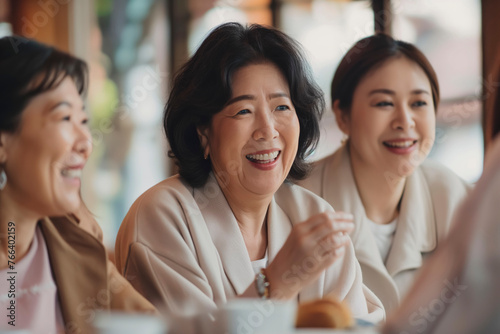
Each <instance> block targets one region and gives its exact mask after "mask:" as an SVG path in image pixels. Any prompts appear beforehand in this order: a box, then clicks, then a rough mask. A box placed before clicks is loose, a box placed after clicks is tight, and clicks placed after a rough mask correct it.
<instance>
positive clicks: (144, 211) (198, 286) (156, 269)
mask: <svg viewBox="0 0 500 334" xmlns="http://www.w3.org/2000/svg"><path fill="white" fill-rule="evenodd" d="M189 197H190V193H189V192H188V191H187V189H176V188H172V187H161V186H160V187H159V186H155V187H153V188H151V189H150V190H148V191H147V192H146V193H144V194H143V195H142V196H141V197H139V199H138V200H137V201H136V202H135V203H134V204H133V205H132V207H131V209H130V211H129V212H128V214H127V216H126V217H125V219H124V220H123V223H122V226H121V227H120V231H119V233H118V236H117V240H116V246H115V249H116V262H117V268H118V270H119V271H120V272H122V273H123V274H124V276H125V277H126V278H127V280H128V281H129V282H130V283H131V284H132V285H133V286H134V288H135V289H137V290H138V291H139V292H140V293H141V294H142V295H143V296H144V297H146V298H147V299H148V300H149V301H151V302H152V303H153V304H154V305H155V306H156V307H157V308H158V310H159V311H160V312H161V313H163V314H169V315H183V316H189V315H192V314H196V313H197V312H199V311H200V310H204V311H205V312H207V311H208V312H210V311H211V310H215V309H216V305H215V302H214V299H213V292H212V288H211V286H210V284H209V282H208V279H207V277H206V274H205V273H204V271H203V270H202V268H201V266H200V264H199V261H198V257H197V253H196V242H199V240H196V238H194V237H193V236H192V235H191V231H190V227H191V228H193V226H194V225H196V224H203V223H204V221H203V220H202V218H201V214H200V213H199V211H197V210H196V208H195V207H194V205H193V204H192V203H191V202H189V200H187V199H186V198H189ZM189 205H191V206H192V207H189ZM208 237H209V236H208Z"/></svg>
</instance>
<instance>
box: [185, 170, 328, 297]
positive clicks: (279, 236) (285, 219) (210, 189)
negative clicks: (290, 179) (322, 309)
mask: <svg viewBox="0 0 500 334" xmlns="http://www.w3.org/2000/svg"><path fill="white" fill-rule="evenodd" d="M285 186H286V185H285ZM207 194H210V196H208V195H207ZM194 198H195V200H196V202H197V204H198V205H199V208H200V211H201V213H202V215H203V218H204V220H205V222H206V224H207V227H208V230H209V233H210V236H211V238H212V241H213V243H214V245H215V247H216V249H217V252H218V253H219V257H220V259H221V262H222V265H223V267H224V268H226V269H225V274H226V276H227V278H228V279H229V281H230V283H231V285H232V286H233V289H234V291H235V293H236V294H241V293H243V292H245V290H246V289H247V288H248V286H249V285H250V284H252V282H253V280H254V278H255V274H254V271H253V268H252V263H251V261H250V257H249V256H248V252H247V249H246V245H245V241H244V240H243V236H242V235H241V231H240V228H239V226H238V222H237V221H236V218H235V217H234V214H233V212H232V210H231V208H230V206H229V204H228V203H227V200H226V198H225V196H224V193H223V192H222V190H221V189H220V187H219V184H218V183H217V180H216V179H215V177H214V176H213V174H211V175H210V177H209V179H208V181H207V183H206V184H205V186H204V187H201V188H196V189H194ZM207 198H208V201H206V199H207ZM292 226H293V225H292V222H291V220H290V217H289V215H288V214H287V213H286V212H285V211H284V210H283V209H282V208H281V207H280V206H279V205H278V204H277V203H276V200H275V198H274V197H273V199H272V200H271V203H270V204H269V209H268V213H267V232H268V233H267V236H268V259H269V262H271V261H272V260H273V259H274V258H275V257H276V254H278V252H279V251H280V249H281V247H282V246H283V244H284V243H285V241H286V240H287V238H288V235H289V234H290V232H291V230H292ZM324 280H325V274H324V273H323V274H322V275H321V276H320V278H318V281H317V284H310V285H309V286H307V287H305V288H304V289H303V290H302V291H301V293H300V294H299V300H302V299H303V300H308V299H313V298H319V297H320V296H322V295H323V293H322V289H323V286H324V284H323V283H324Z"/></svg>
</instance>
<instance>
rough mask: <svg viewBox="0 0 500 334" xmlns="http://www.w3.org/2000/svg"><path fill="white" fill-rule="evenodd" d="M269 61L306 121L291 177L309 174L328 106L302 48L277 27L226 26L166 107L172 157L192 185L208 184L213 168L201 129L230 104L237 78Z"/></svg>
mask: <svg viewBox="0 0 500 334" xmlns="http://www.w3.org/2000/svg"><path fill="white" fill-rule="evenodd" d="M263 62H271V63H273V64H274V65H276V66H277V67H278V68H279V69H280V70H281V72H282V73H283V75H284V77H285V78H286V80H287V82H288V85H289V88H290V95H291V100H292V103H293V105H294V107H295V110H296V113H297V117H298V119H299V123H300V137H299V145H298V150H297V155H296V156H295V160H294V162H293V165H292V167H291V169H290V172H289V174H288V176H287V179H289V180H299V179H302V178H304V177H305V176H306V175H307V173H308V171H309V169H310V165H309V163H307V162H306V161H305V158H306V157H307V155H308V153H309V152H310V151H309V150H312V149H314V148H315V147H316V145H317V142H318V139H319V120H320V118H321V115H322V113H323V110H324V105H325V102H324V98H323V93H322V91H321V89H320V88H319V87H318V86H317V84H316V83H315V81H314V80H313V78H312V75H311V70H310V67H309V65H308V63H307V61H306V60H305V57H304V55H303V54H302V51H301V48H300V46H299V45H298V43H297V42H295V41H294V40H293V39H291V38H290V37H288V36H287V35H285V34H284V33H282V32H280V31H278V30H276V29H273V28H267V27H263V26H261V25H257V24H254V25H251V26H249V27H243V26H242V25H240V24H238V23H226V24H223V25H221V26H219V27H217V28H215V29H214V30H213V31H212V32H211V33H210V35H209V36H208V37H207V38H206V39H205V40H204V41H203V43H202V44H201V45H200V47H199V48H198V50H197V51H196V53H195V54H194V55H193V56H192V57H191V59H189V61H188V62H187V63H186V64H185V65H184V66H183V67H182V68H181V69H180V71H179V72H178V74H177V75H176V77H175V79H174V84H173V88H172V91H171V93H170V96H169V99H168V102H167V104H166V107H165V114H164V128H165V133H166V136H167V139H168V141H169V143H170V148H171V151H170V152H169V157H171V158H174V159H175V162H176V164H177V165H178V167H179V174H180V175H181V176H182V177H183V178H184V179H185V180H186V181H187V182H188V183H189V184H190V185H191V186H193V187H200V186H202V185H204V184H205V182H206V181H207V178H208V175H209V173H210V171H211V170H212V166H211V163H210V159H209V160H205V159H204V158H203V149H202V147H201V143H200V141H199V138H198V134H197V132H196V129H197V128H198V127H200V126H206V125H208V124H209V123H210V121H211V119H212V116H213V115H215V114H216V113H218V112H220V111H221V110H222V109H223V108H224V106H225V105H226V103H227V102H228V101H229V99H230V98H231V80H232V77H233V74H234V73H235V72H236V71H237V70H238V69H240V68H242V67H244V66H247V65H250V64H256V63H263Z"/></svg>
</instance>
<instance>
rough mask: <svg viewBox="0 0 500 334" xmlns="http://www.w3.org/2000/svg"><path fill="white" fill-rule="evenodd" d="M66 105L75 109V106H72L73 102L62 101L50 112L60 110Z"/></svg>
mask: <svg viewBox="0 0 500 334" xmlns="http://www.w3.org/2000/svg"><path fill="white" fill-rule="evenodd" d="M64 105H66V106H68V107H70V108H72V107H73V105H72V104H71V102H69V101H61V102H59V103H57V104H56V105H54V106H53V107H52V108H50V109H49V112H51V111H53V110H55V109H57V108H59V107H61V106H64Z"/></svg>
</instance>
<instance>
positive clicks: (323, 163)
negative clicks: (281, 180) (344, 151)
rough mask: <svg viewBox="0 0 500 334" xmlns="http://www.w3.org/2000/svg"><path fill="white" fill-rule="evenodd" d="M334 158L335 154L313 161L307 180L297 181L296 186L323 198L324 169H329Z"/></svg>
mask: <svg viewBox="0 0 500 334" xmlns="http://www.w3.org/2000/svg"><path fill="white" fill-rule="evenodd" d="M334 158H335V153H334V154H332V155H329V156H327V157H325V158H323V159H321V160H318V161H314V162H313V163H312V168H311V171H310V173H309V175H308V176H307V178H306V179H304V180H300V181H297V184H298V185H299V186H301V187H304V188H306V189H308V190H309V191H312V192H313V193H315V194H316V195H318V196H321V197H323V196H324V187H325V180H324V178H325V169H328V168H330V165H331V164H332V162H333V160H334Z"/></svg>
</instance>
